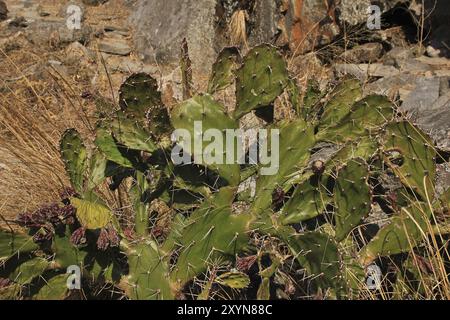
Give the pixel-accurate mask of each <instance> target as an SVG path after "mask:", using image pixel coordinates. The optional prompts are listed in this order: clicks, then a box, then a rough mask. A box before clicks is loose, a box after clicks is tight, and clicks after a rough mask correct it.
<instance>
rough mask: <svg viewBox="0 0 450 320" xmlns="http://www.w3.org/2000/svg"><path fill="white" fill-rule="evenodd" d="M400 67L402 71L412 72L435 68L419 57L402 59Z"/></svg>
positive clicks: (422, 71)
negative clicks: (418, 58)
mask: <svg viewBox="0 0 450 320" xmlns="http://www.w3.org/2000/svg"><path fill="white" fill-rule="evenodd" d="M399 67H400V70H401V71H405V72H410V73H411V72H412V73H425V72H427V71H432V70H433V68H432V67H431V66H430V65H428V64H426V63H424V62H421V61H419V60H417V59H407V60H402V61H400V63H399Z"/></svg>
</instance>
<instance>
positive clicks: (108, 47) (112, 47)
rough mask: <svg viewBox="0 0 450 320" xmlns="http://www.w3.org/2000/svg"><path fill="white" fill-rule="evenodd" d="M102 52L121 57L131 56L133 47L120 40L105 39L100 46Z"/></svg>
mask: <svg viewBox="0 0 450 320" xmlns="http://www.w3.org/2000/svg"><path fill="white" fill-rule="evenodd" d="M98 48H99V50H100V51H101V52H105V53H109V54H116V55H119V56H126V55H129V54H130V52H131V47H130V46H129V45H128V43H126V41H124V40H118V39H105V40H102V41H101V42H100V43H99V46H98Z"/></svg>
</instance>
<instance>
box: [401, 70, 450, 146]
mask: <svg viewBox="0 0 450 320" xmlns="http://www.w3.org/2000/svg"><path fill="white" fill-rule="evenodd" d="M445 83H447V88H444V84H445ZM415 84H416V86H415V88H414V89H413V91H412V92H411V93H410V95H409V96H408V97H407V98H406V99H405V101H404V102H403V104H402V105H401V106H400V109H401V110H403V111H405V112H407V113H408V114H409V115H410V117H411V120H413V121H414V122H415V123H416V124H417V126H418V127H419V128H421V129H422V130H424V131H425V132H426V133H427V134H429V135H430V137H431V138H432V139H433V140H434V142H435V143H436V146H437V147H438V148H439V149H441V150H444V151H450V92H448V90H449V89H448V78H444V79H442V78H439V77H433V78H424V77H420V78H418V79H417V80H416V83H415ZM442 93H444V95H442Z"/></svg>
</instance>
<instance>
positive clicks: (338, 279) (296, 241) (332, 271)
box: [283, 232, 342, 288]
mask: <svg viewBox="0 0 450 320" xmlns="http://www.w3.org/2000/svg"><path fill="white" fill-rule="evenodd" d="M283 240H284V241H285V242H286V244H287V245H288V246H289V248H290V250H291V251H292V253H293V254H294V256H295V257H296V259H297V260H298V262H299V263H300V264H301V265H302V266H303V267H304V268H305V269H306V270H307V272H308V275H310V276H311V277H313V278H315V280H314V281H315V282H317V283H318V284H319V286H320V287H322V288H330V287H331V288H336V287H340V286H341V284H342V276H341V258H340V255H339V251H338V248H337V246H336V244H335V243H334V242H333V240H332V238H331V237H329V236H328V235H327V234H325V233H321V232H306V233H303V234H297V235H295V234H290V235H289V234H287V235H284V236H283Z"/></svg>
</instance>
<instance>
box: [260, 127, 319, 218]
mask: <svg viewBox="0 0 450 320" xmlns="http://www.w3.org/2000/svg"><path fill="white" fill-rule="evenodd" d="M279 141H280V149H279V162H280V163H279V168H278V171H277V173H276V174H274V175H266V176H262V175H261V176H260V177H259V178H258V180H257V182H256V196H255V201H254V202H253V206H252V208H253V211H254V212H255V213H258V214H259V213H261V212H263V211H265V210H266V209H268V208H269V207H270V205H271V202H272V193H273V191H274V190H275V189H276V188H277V187H281V188H282V189H283V190H285V189H289V188H288V187H286V188H285V185H284V184H285V183H286V182H287V181H288V180H289V176H290V175H291V174H293V173H295V172H297V171H301V170H303V169H304V167H306V165H307V163H308V160H309V158H310V149H311V148H312V147H313V146H314V144H315V142H316V141H315V139H314V128H312V127H307V126H306V123H305V121H304V120H303V119H297V120H295V121H293V122H290V123H282V124H281V125H280V136H279Z"/></svg>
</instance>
